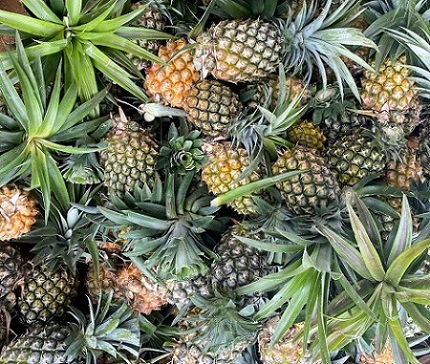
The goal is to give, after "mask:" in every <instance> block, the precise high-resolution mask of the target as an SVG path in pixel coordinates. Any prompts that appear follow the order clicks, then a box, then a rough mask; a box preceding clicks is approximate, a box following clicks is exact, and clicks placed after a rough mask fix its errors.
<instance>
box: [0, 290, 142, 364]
mask: <svg viewBox="0 0 430 364" xmlns="http://www.w3.org/2000/svg"><path fill="white" fill-rule="evenodd" d="M110 298H111V297H110ZM110 298H109V299H108V301H107V302H106V303H105V304H104V305H103V306H102V305H101V304H100V302H99V304H98V305H97V306H96V307H95V308H94V307H93V306H92V305H90V306H89V317H88V318H87V316H86V315H85V314H84V313H83V312H81V311H80V310H78V309H77V308H75V307H71V308H70V314H71V315H72V316H73V318H74V320H76V322H69V323H68V324H67V325H60V324H58V323H49V324H47V325H43V326H41V325H33V326H31V327H29V328H28V329H27V331H26V332H24V333H23V334H21V335H20V336H18V337H17V338H16V339H15V340H13V341H12V342H10V343H9V344H8V345H7V346H4V347H3V349H2V351H1V354H0V363H2V364H3V363H4V364H6V363H7V364H13V363H16V364H18V363H20V364H37V363H56V364H66V363H67V364H78V363H82V362H87V363H99V361H98V360H99V358H101V357H102V356H103V355H108V356H109V357H112V358H116V359H121V360H122V362H123V363H124V362H127V363H129V362H130V359H137V358H138V356H139V352H138V350H139V345H140V330H139V320H138V318H137V317H136V316H134V315H133V312H131V311H130V309H129V308H128V307H127V306H125V305H123V306H110V303H111V300H110Z"/></svg>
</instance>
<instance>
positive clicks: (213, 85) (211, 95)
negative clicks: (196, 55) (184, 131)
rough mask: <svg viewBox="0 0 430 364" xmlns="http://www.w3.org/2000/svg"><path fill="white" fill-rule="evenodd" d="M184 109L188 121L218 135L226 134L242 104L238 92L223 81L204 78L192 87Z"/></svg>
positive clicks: (213, 134) (212, 135)
mask: <svg viewBox="0 0 430 364" xmlns="http://www.w3.org/2000/svg"><path fill="white" fill-rule="evenodd" d="M184 110H185V112H186V113H187V118H188V121H189V122H190V123H191V124H193V125H194V126H195V127H196V128H197V129H198V130H200V131H201V132H202V133H203V134H205V135H208V136H211V137H218V136H222V135H226V133H227V131H228V129H229V128H230V126H231V122H232V120H233V119H234V118H235V117H236V116H238V114H239V113H240V111H241V110H242V104H241V102H240V101H239V97H238V96H237V94H236V93H234V92H233V91H232V90H231V89H230V88H229V87H227V86H225V85H223V84H222V83H221V82H218V81H216V80H202V81H199V82H197V83H195V84H194V85H193V86H192V87H191V90H190V92H189V93H188V96H187V98H186V100H185V105H184Z"/></svg>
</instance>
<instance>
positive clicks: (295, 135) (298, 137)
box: [287, 120, 326, 150]
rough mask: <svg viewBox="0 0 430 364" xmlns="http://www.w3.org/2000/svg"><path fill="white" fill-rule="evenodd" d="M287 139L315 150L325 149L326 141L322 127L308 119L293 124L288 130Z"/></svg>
mask: <svg viewBox="0 0 430 364" xmlns="http://www.w3.org/2000/svg"><path fill="white" fill-rule="evenodd" d="M287 139H288V141H290V142H291V143H294V144H299V145H302V146H304V147H309V148H311V149H315V150H323V149H324V143H325V141H326V137H325V136H324V134H323V133H322V132H321V129H320V128H319V127H318V126H315V125H314V124H312V123H311V122H310V121H307V120H304V121H301V122H299V123H296V124H294V125H292V127H291V128H289V129H288V131H287Z"/></svg>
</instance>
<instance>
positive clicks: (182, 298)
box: [168, 274, 213, 308]
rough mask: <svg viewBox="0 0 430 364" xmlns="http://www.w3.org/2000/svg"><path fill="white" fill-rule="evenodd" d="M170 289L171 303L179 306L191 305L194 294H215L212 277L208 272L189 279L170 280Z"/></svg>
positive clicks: (208, 295) (207, 295) (205, 295)
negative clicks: (210, 277)
mask: <svg viewBox="0 0 430 364" xmlns="http://www.w3.org/2000/svg"><path fill="white" fill-rule="evenodd" d="M168 289H169V292H170V297H169V299H170V301H171V303H172V304H175V305H176V306H177V307H179V308H181V307H183V306H186V305H189V304H190V303H191V297H192V296H194V295H199V296H202V297H210V296H212V295H213V293H212V287H211V284H210V279H209V277H208V275H207V274H205V275H197V276H195V277H191V278H189V279H183V280H171V281H169V282H168Z"/></svg>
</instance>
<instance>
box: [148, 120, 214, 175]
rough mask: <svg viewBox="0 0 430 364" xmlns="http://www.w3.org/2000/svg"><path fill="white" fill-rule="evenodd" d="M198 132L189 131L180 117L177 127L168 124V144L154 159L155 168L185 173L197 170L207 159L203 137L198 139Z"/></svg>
mask: <svg viewBox="0 0 430 364" xmlns="http://www.w3.org/2000/svg"><path fill="white" fill-rule="evenodd" d="M199 137H200V132H199V131H197V130H193V131H191V132H190V131H189V130H188V124H187V123H186V122H185V121H184V120H183V119H181V120H180V125H179V128H177V127H176V126H175V124H174V123H172V124H170V128H169V133H168V135H167V140H168V144H167V145H164V146H162V147H161V149H160V153H159V155H158V156H157V158H156V159H155V168H156V169H164V170H165V171H168V173H175V172H177V173H178V174H180V175H185V174H186V173H187V172H189V171H194V172H198V171H199V170H200V169H201V166H202V164H204V163H205V162H206V160H207V156H206V155H205V154H204V153H203V151H202V147H203V139H199Z"/></svg>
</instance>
